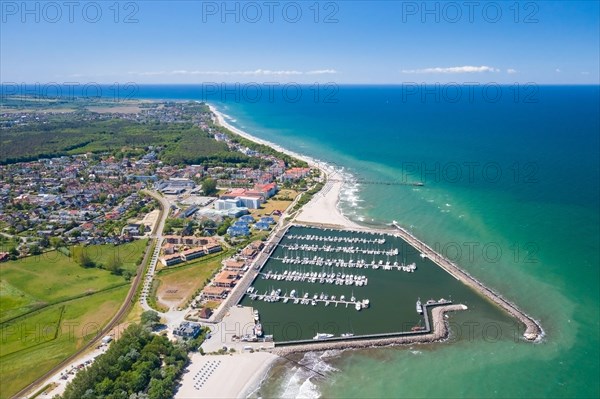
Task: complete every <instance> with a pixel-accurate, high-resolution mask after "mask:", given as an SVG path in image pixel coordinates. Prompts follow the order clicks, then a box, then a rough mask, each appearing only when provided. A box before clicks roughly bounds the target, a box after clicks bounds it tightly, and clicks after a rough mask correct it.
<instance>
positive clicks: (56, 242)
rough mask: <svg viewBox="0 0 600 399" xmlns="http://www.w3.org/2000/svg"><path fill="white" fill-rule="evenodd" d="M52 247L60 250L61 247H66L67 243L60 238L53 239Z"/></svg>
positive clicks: (51, 241) (51, 240)
mask: <svg viewBox="0 0 600 399" xmlns="http://www.w3.org/2000/svg"><path fill="white" fill-rule="evenodd" d="M50 245H51V246H52V248H54V249H58V248H60V247H64V246H65V242H64V241H63V239H62V238H60V237H51V238H50Z"/></svg>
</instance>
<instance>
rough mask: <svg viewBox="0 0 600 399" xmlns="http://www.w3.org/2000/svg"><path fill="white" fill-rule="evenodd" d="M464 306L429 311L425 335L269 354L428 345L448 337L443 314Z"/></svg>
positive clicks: (335, 343) (316, 343)
mask: <svg viewBox="0 0 600 399" xmlns="http://www.w3.org/2000/svg"><path fill="white" fill-rule="evenodd" d="M466 309H467V307H466V306H465V305H460V304H459V305H446V306H438V307H435V308H433V309H432V310H431V320H432V326H433V329H432V331H431V332H430V333H427V334H411V335H404V336H398V337H386V338H372V339H360V337H358V338H354V339H349V340H345V341H326V340H325V341H314V342H311V343H307V344H301V345H290V346H285V347H276V348H275V349H273V350H272V351H271V353H273V354H275V355H278V356H287V355H289V354H292V353H302V352H314V351H325V350H330V349H352V348H370V347H374V346H388V345H407V344H414V343H429V342H436V341H440V340H443V339H445V338H446V337H447V336H448V324H447V323H446V320H444V314H445V313H447V312H453V311H458V310H466Z"/></svg>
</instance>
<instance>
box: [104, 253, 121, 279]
mask: <svg viewBox="0 0 600 399" xmlns="http://www.w3.org/2000/svg"><path fill="white" fill-rule="evenodd" d="M106 270H108V271H109V272H111V273H112V274H115V275H117V276H120V275H121V274H123V261H122V260H121V257H120V256H119V255H117V254H115V255H114V256H111V257H110V258H109V259H108V263H107V264H106Z"/></svg>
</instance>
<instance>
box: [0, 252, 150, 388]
mask: <svg viewBox="0 0 600 399" xmlns="http://www.w3.org/2000/svg"><path fill="white" fill-rule="evenodd" d="M145 248H146V240H141V241H135V242H132V243H129V244H125V245H122V246H116V247H115V246H112V245H106V246H90V247H86V248H85V250H86V251H88V254H89V255H90V257H91V258H92V259H93V260H94V262H95V263H98V264H105V262H107V260H108V259H110V258H111V257H115V256H118V257H119V258H120V259H121V260H122V267H123V269H125V270H130V271H132V272H134V271H135V269H136V264H137V262H138V261H139V260H140V258H141V255H142V253H143V250H144V249H145ZM129 284H130V283H129V282H128V281H127V280H126V279H125V278H124V277H123V276H117V275H113V274H111V273H110V272H108V271H106V270H103V269H97V268H90V269H85V268H83V267H81V266H80V265H79V264H77V263H76V262H75V261H74V260H73V259H72V258H71V257H68V256H66V255H63V254H62V253H60V252H57V251H53V252H49V253H46V254H43V255H40V256H35V257H28V258H24V259H20V260H17V261H11V262H7V263H3V264H0V310H1V311H0V329H1V331H2V341H1V342H0V374H1V375H2V384H1V387H0V398H5V397H9V396H10V395H12V394H14V393H15V392H17V391H18V390H19V389H20V388H22V387H24V386H25V385H27V384H28V383H29V382H31V381H33V380H34V379H35V378H37V377H39V376H40V375H42V374H43V373H44V372H46V371H48V370H49V369H51V368H52V367H53V366H55V365H56V364H57V363H59V362H60V361H61V360H63V359H65V358H66V357H68V356H69V355H70V354H72V353H73V352H75V351H76V350H77V349H78V348H80V347H81V346H82V345H84V344H85V342H88V341H89V340H91V339H92V338H93V337H94V335H95V334H96V333H97V332H98V331H99V330H100V329H101V328H102V327H103V326H105V325H106V323H107V322H108V321H109V320H110V318H111V317H112V316H113V315H114V314H115V313H116V312H117V310H118V309H119V307H120V305H121V304H122V302H123V300H124V299H125V296H126V295H127V292H128V290H129ZM32 365H35V367H32Z"/></svg>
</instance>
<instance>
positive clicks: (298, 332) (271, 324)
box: [239, 225, 508, 346]
mask: <svg viewBox="0 0 600 399" xmlns="http://www.w3.org/2000/svg"><path fill="white" fill-rule="evenodd" d="M269 255H270V256H269V257H268V259H266V261H265V262H264V263H262V264H261V265H260V266H259V267H258V268H257V269H256V272H255V276H254V277H253V280H252V281H251V282H250V283H249V284H248V286H246V287H247V288H245V289H244V291H243V292H242V294H241V299H240V301H239V304H241V305H242V306H248V307H252V308H253V309H256V310H257V311H258V312H260V318H261V320H260V324H261V331H262V332H263V334H267V335H269V336H273V340H274V342H275V345H276V346H280V345H291V344H292V343H307V342H313V343H314V342H315V341H324V340H326V341H330V340H333V341H337V340H350V341H356V340H361V339H365V338H369V339H373V338H374V337H387V338H389V337H402V336H404V335H406V334H408V335H409V336H413V335H424V334H428V332H430V331H431V329H430V327H429V325H430V322H431V320H430V317H431V314H429V313H428V312H427V309H428V308H433V307H435V306H442V305H450V304H452V303H458V304H469V303H477V304H478V306H486V307H489V308H490V309H489V310H490V311H491V312H494V313H497V316H498V317H499V318H500V319H506V320H508V317H507V316H506V315H505V314H502V312H501V311H500V310H499V309H497V308H495V307H493V306H492V305H491V304H490V303H488V302H486V301H485V300H483V298H482V297H481V296H479V295H478V294H477V293H476V292H474V291H473V290H471V289H470V288H468V287H466V286H465V285H463V284H461V283H460V282H459V281H457V280H456V278H455V277H453V276H452V275H451V274H449V273H446V271H445V270H444V269H442V268H440V267H439V266H438V265H437V264H436V263H435V259H431V258H433V256H431V254H427V253H424V252H423V251H420V250H418V249H416V248H415V247H414V246H412V245H410V244H409V243H407V242H406V241H405V240H404V239H403V238H402V237H400V235H399V234H397V233H394V232H393V231H392V230H391V231H390V233H382V232H375V231H367V230H365V231H361V230H342V229H340V230H337V229H332V228H317V227H311V226H305V225H292V226H290V227H289V228H288V229H287V230H286V232H285V234H284V235H283V236H282V237H281V238H280V239H279V240H278V241H277V242H276V243H275V244H274V245H273V247H271V248H270V250H269ZM398 271H400V273H398ZM420 298H440V299H436V300H434V299H428V300H423V301H421V299H420ZM444 298H448V299H444ZM328 334H330V335H331V336H328ZM315 337H319V338H318V339H315ZM387 338H386V339H387Z"/></svg>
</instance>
